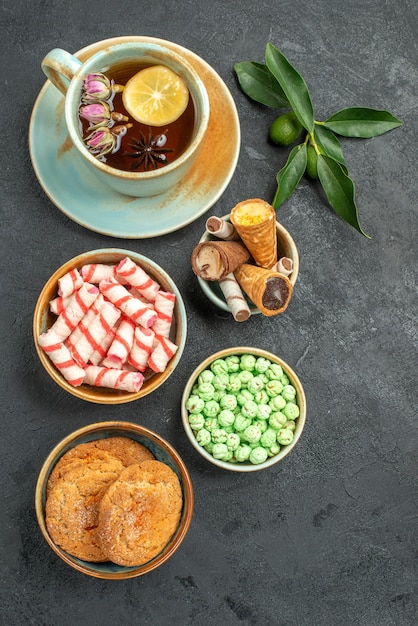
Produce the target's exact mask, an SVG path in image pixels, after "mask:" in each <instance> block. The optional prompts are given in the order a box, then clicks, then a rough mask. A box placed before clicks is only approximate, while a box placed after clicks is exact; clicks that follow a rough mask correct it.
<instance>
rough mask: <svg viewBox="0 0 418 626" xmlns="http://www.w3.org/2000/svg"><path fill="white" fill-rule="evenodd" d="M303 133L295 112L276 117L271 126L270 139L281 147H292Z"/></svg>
mask: <svg viewBox="0 0 418 626" xmlns="http://www.w3.org/2000/svg"><path fill="white" fill-rule="evenodd" d="M301 131H302V124H301V123H300V122H299V120H298V118H297V117H296V115H295V114H294V112H293V111H289V112H288V113H283V115H279V117H276V119H275V120H274V122H273V123H272V125H271V126H270V131H269V135H270V139H271V140H272V141H273V142H274V143H276V144H277V145H279V146H290V145H292V143H294V142H295V141H296V139H297V138H298V137H299V135H300V133H301Z"/></svg>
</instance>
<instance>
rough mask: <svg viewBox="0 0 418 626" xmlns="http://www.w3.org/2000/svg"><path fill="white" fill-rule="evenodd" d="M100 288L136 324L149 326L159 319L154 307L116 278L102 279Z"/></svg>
mask: <svg viewBox="0 0 418 626" xmlns="http://www.w3.org/2000/svg"><path fill="white" fill-rule="evenodd" d="M99 289H100V291H101V292H102V293H103V295H104V296H105V297H106V298H108V299H109V300H110V301H111V302H113V304H114V305H115V306H117V307H118V308H119V309H120V310H121V311H122V312H123V313H125V315H127V316H128V317H129V318H131V320H132V321H134V322H135V323H136V324H140V325H141V326H144V327H145V328H149V327H150V326H152V325H153V323H154V322H155V320H156V319H157V313H156V312H155V311H154V310H153V309H150V308H148V307H147V306H145V305H144V304H143V303H142V302H141V301H140V300H138V298H135V297H134V296H133V295H132V294H130V293H129V291H128V290H127V289H125V287H124V286H123V285H120V284H119V283H118V281H117V280H115V279H114V278H109V279H108V280H102V281H101V282H100V283H99Z"/></svg>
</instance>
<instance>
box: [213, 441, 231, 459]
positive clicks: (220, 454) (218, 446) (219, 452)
mask: <svg viewBox="0 0 418 626" xmlns="http://www.w3.org/2000/svg"><path fill="white" fill-rule="evenodd" d="M229 453H230V451H229V450H228V446H227V445H226V444H225V443H215V444H214V446H213V448H212V456H213V457H214V458H215V459H218V460H219V461H227V460H228V457H229Z"/></svg>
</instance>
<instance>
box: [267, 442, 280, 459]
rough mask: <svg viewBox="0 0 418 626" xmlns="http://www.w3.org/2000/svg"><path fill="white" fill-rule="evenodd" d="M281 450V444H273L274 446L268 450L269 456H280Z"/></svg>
mask: <svg viewBox="0 0 418 626" xmlns="http://www.w3.org/2000/svg"><path fill="white" fill-rule="evenodd" d="M280 450H281V447H280V444H278V443H277V441H276V443H273V445H272V446H270V448H269V449H268V455H269V456H276V454H279V452H280Z"/></svg>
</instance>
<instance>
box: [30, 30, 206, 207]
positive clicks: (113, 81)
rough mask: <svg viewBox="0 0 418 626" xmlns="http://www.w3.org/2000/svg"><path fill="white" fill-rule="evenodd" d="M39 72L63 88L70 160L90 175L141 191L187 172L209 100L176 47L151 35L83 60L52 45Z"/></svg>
mask: <svg viewBox="0 0 418 626" xmlns="http://www.w3.org/2000/svg"><path fill="white" fill-rule="evenodd" d="M42 70H43V72H44V73H45V75H46V77H47V78H48V79H49V80H50V81H51V83H52V84H53V85H54V86H55V87H56V88H57V89H58V90H59V91H61V93H62V94H64V97H65V106H64V114H65V122H66V126H67V129H68V134H69V137H70V139H71V142H72V144H73V146H74V147H75V150H76V153H77V158H81V159H82V161H83V163H84V166H85V167H86V168H87V169H88V170H89V171H90V172H92V173H93V174H94V175H95V176H96V178H97V179H98V181H100V182H101V183H103V184H105V185H108V186H110V187H111V188H112V189H113V190H114V191H116V192H118V193H121V194H124V195H128V196H134V197H147V196H153V195H157V194H159V193H164V192H166V191H167V190H168V189H170V188H171V187H173V186H174V185H177V184H178V183H179V182H180V181H181V180H182V179H183V178H184V176H185V175H186V174H187V173H188V172H189V170H190V169H191V167H192V165H193V163H194V161H195V159H196V157H197V155H198V153H199V151H200V149H201V147H202V143H203V140H204V137H205V134H206V130H207V127H208V123H209V115H210V105H209V97H208V94H207V91H206V88H205V85H204V83H203V81H202V80H201V78H200V77H199V75H198V73H197V72H196V71H195V70H194V68H192V67H191V65H190V64H189V63H188V62H187V60H186V59H184V58H183V57H182V56H181V54H180V53H178V52H175V51H173V50H171V49H169V48H168V47H165V46H164V45H161V43H159V42H153V41H152V38H148V41H146V42H145V41H144V42H132V41H129V42H124V43H118V44H115V45H113V46H107V47H105V48H104V49H102V50H100V51H99V52H97V53H96V54H93V55H92V56H91V57H90V58H89V59H87V60H86V61H85V62H82V61H80V60H79V59H78V58H77V57H75V56H73V55H72V54H70V53H69V52H66V51H65V50H62V49H61V48H55V49H53V50H51V51H50V52H49V53H48V54H47V55H46V56H45V58H44V59H43V61H42ZM58 158H59V156H58Z"/></svg>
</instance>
